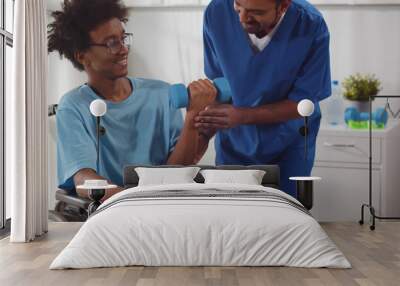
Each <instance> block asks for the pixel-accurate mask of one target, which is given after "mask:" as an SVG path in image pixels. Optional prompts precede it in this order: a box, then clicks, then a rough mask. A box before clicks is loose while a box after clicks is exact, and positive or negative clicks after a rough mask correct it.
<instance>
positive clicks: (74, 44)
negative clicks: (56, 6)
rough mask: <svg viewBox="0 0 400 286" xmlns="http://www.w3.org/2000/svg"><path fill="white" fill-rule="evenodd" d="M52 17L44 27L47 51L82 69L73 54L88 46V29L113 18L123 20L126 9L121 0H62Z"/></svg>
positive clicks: (125, 17) (125, 19)
mask: <svg viewBox="0 0 400 286" xmlns="http://www.w3.org/2000/svg"><path fill="white" fill-rule="evenodd" d="M51 16H52V17H53V18H54V22H52V23H50V24H49V25H48V26H47V37H48V52H49V53H50V52H52V51H58V53H59V54H60V57H66V58H67V59H68V60H70V61H71V62H72V64H73V65H74V67H75V68H77V69H78V70H80V71H82V70H84V67H83V65H82V64H80V63H79V62H78V61H77V60H76V59H75V53H76V52H84V51H86V50H87V49H89V47H90V42H91V41H90V35H89V32H90V31H92V30H94V29H95V28H96V27H98V26H99V25H101V24H103V23H105V22H107V21H109V20H111V19H113V18H117V19H119V20H121V21H122V22H124V23H126V22H127V21H128V18H127V17H128V8H127V7H126V6H125V5H123V4H122V3H121V1H120V0H64V3H63V4H62V10H61V11H55V12H52V13H51Z"/></svg>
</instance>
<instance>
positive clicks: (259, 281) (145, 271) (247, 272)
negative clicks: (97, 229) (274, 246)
mask: <svg viewBox="0 0 400 286" xmlns="http://www.w3.org/2000/svg"><path fill="white" fill-rule="evenodd" d="M80 226H81V224H80V223H50V227H49V229H50V231H49V233H48V234H47V235H46V236H44V237H43V238H41V239H39V240H37V241H35V242H33V243H29V244H10V243H9V241H8V238H6V239H3V240H1V241H0V285H1V286H8V285H12V286H17V285H54V286H62V285H68V286H81V285H83V286H87V285H96V286H97V285H137V286H139V285H140V286H150V285H167V286H179V285H227V286H231V285H232V286H234V285H255V286H261V285H290V286H293V285H346V286H350V285H384V286H390V285H400V222H385V223H383V222H378V224H377V228H376V230H375V231H374V232H372V231H370V230H369V228H368V226H359V225H358V224H356V223H330V224H323V228H324V229H325V230H326V231H327V233H328V234H329V236H330V237H331V238H332V239H333V241H335V242H336V244H337V245H338V247H339V248H340V249H341V250H342V251H343V252H344V254H345V255H346V257H347V258H348V259H349V260H350V262H351V263H352V265H353V268H352V269H350V270H337V269H303V268H289V267H124V268H102V269H89V270H62V271H61V270H52V271H50V270H48V267H49V265H50V263H51V261H52V260H53V259H54V258H55V256H56V255H57V254H58V253H59V252H60V251H61V250H62V249H63V247H65V246H66V244H67V243H68V241H69V240H70V239H71V238H72V237H73V235H74V234H75V233H76V231H77V230H78V229H79V227H80Z"/></svg>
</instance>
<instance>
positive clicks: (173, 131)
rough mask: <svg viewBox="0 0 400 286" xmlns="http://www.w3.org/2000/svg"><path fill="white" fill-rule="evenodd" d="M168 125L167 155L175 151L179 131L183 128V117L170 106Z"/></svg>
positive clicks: (177, 110) (178, 110)
mask: <svg viewBox="0 0 400 286" xmlns="http://www.w3.org/2000/svg"><path fill="white" fill-rule="evenodd" d="M169 108H170V112H169V115H170V124H169V126H170V127H169V154H171V152H172V151H173V150H174V149H175V145H176V143H177V142H178V139H179V136H180V134H181V130H182V128H183V116H182V112H181V111H180V109H176V108H174V107H172V105H171V104H170V107H169Z"/></svg>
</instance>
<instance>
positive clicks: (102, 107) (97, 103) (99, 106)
mask: <svg viewBox="0 0 400 286" xmlns="http://www.w3.org/2000/svg"><path fill="white" fill-rule="evenodd" d="M106 112H107V104H106V103H105V102H104V100H101V99H95V100H93V101H92V102H91V103H90V113H92V114H93V115H94V116H96V117H100V116H103V115H104V114H106Z"/></svg>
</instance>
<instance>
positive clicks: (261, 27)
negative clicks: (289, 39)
mask: <svg viewBox="0 0 400 286" xmlns="http://www.w3.org/2000/svg"><path fill="white" fill-rule="evenodd" d="M290 3H291V0H282V1H281V3H280V4H279V5H278V4H277V1H276V0H235V1H234V9H235V11H236V12H237V13H238V16H239V21H240V23H241V24H242V27H243V29H244V30H245V31H246V32H247V33H249V34H255V35H256V36H258V37H263V36H265V35H267V34H268V33H269V32H270V31H271V30H272V29H273V28H274V27H275V25H276V24H277V23H278V21H279V19H280V18H281V16H282V15H283V13H284V12H285V11H286V9H287V8H288V6H289V5H290Z"/></svg>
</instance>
